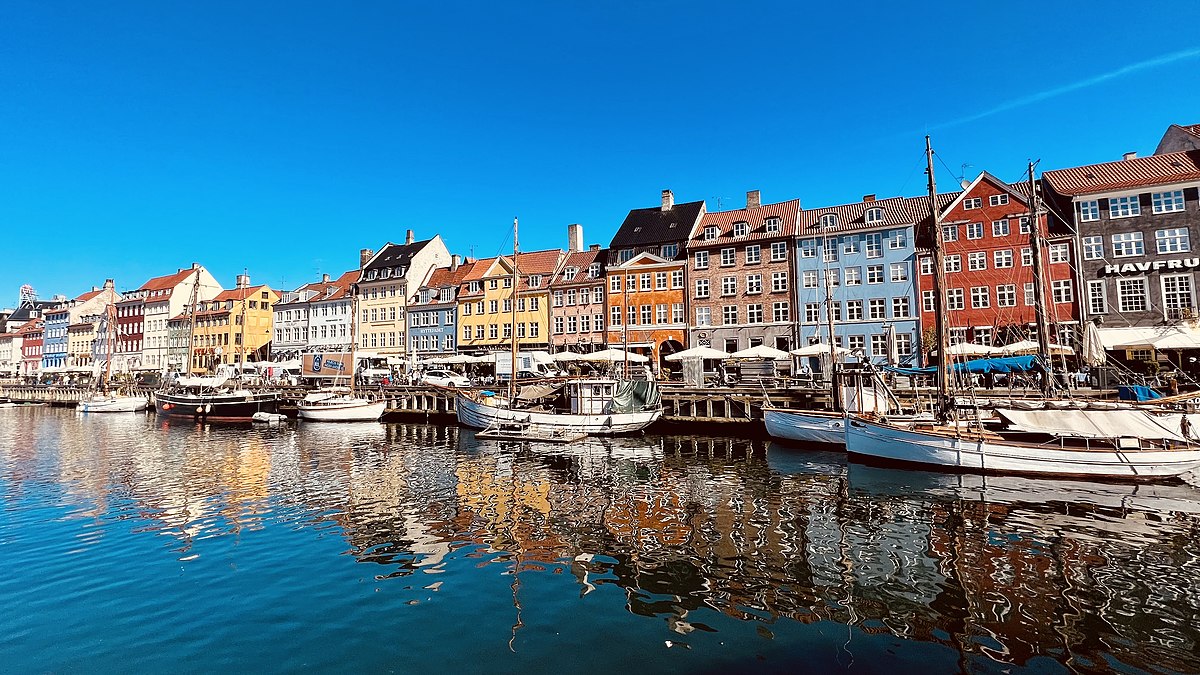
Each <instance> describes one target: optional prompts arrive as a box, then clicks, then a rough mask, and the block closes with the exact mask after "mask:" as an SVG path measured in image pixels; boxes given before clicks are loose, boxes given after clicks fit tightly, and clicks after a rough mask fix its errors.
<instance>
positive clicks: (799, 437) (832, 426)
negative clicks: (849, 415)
mask: <svg viewBox="0 0 1200 675" xmlns="http://www.w3.org/2000/svg"><path fill="white" fill-rule="evenodd" d="M763 423H764V424H765V425H766V427H767V433H768V434H769V435H770V436H771V438H780V439H783V440H787V441H797V442H800V443H825V444H828V445H839V446H842V447H845V445H846V428H845V420H844V417H843V415H842V413H839V412H830V411H825V410H787V409H784V408H763Z"/></svg>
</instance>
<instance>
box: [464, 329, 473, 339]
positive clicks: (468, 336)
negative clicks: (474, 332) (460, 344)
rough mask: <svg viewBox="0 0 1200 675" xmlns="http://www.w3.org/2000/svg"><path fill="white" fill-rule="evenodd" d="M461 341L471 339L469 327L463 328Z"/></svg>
mask: <svg viewBox="0 0 1200 675" xmlns="http://www.w3.org/2000/svg"><path fill="white" fill-rule="evenodd" d="M463 339H464V340H470V339H471V327H470V326H463Z"/></svg>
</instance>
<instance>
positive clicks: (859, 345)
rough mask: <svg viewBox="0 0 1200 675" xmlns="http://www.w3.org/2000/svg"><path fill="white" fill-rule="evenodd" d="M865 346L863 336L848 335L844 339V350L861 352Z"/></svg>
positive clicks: (865, 341) (865, 340)
mask: <svg viewBox="0 0 1200 675" xmlns="http://www.w3.org/2000/svg"><path fill="white" fill-rule="evenodd" d="M866 344H867V336H865V335H849V336H847V337H846V348H847V349H849V350H850V351H852V352H862V351H863V349H864V348H865V347H866Z"/></svg>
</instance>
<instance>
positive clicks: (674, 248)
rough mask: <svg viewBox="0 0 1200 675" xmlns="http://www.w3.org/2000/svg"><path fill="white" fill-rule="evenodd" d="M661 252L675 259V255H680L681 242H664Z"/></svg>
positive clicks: (665, 256) (668, 258)
mask: <svg viewBox="0 0 1200 675" xmlns="http://www.w3.org/2000/svg"><path fill="white" fill-rule="evenodd" d="M659 253H660V254H662V257H664V258H666V259H667V260H674V259H675V256H677V255H679V244H663V246H662V248H660V249H659Z"/></svg>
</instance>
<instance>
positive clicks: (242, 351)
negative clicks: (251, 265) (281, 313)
mask: <svg viewBox="0 0 1200 675" xmlns="http://www.w3.org/2000/svg"><path fill="white" fill-rule="evenodd" d="M242 276H243V277H245V278H246V287H245V288H243V289H242V336H241V340H240V341H239V344H238V378H239V379H241V377H242V375H243V374H245V372H246V296H248V295H250V276H249V274H248V273H247V271H246V269H245V268H243V269H242Z"/></svg>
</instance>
